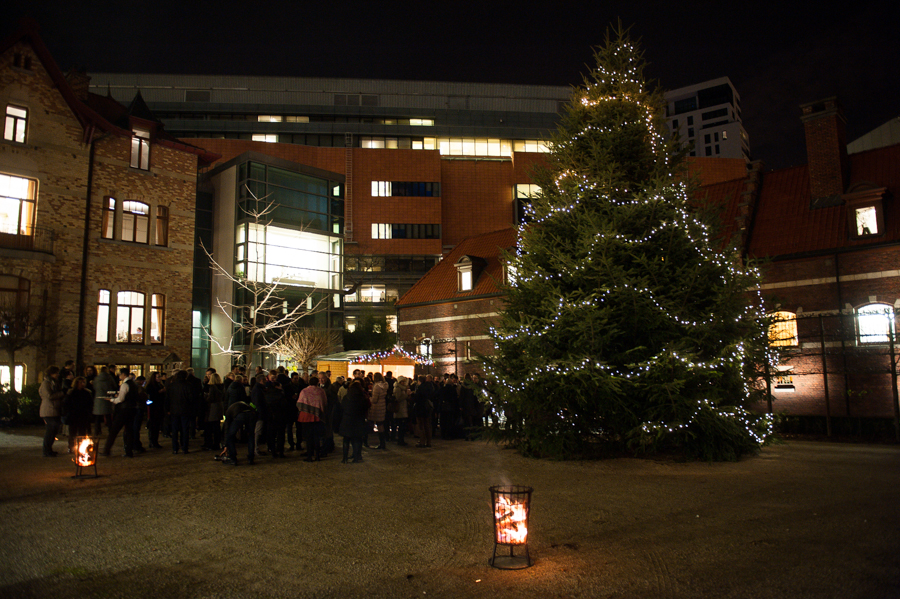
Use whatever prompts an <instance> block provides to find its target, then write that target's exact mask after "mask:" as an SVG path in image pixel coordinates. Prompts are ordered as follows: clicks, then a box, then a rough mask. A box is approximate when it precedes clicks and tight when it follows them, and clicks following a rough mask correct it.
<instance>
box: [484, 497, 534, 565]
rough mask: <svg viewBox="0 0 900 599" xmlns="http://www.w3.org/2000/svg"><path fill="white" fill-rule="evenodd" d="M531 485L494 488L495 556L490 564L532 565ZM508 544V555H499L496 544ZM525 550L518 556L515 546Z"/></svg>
mask: <svg viewBox="0 0 900 599" xmlns="http://www.w3.org/2000/svg"><path fill="white" fill-rule="evenodd" d="M532 491H534V489H532V488H531V487H523V486H521V485H498V486H494V487H491V508H492V509H493V513H494V555H493V556H491V561H490V564H491V565H492V566H494V567H495V568H500V569H502V570H519V569H522V568H527V567H529V566H531V554H529V553H528V513H529V510H530V509H531V492H532ZM500 545H505V546H507V547H509V555H497V547H499V546H500ZM517 546H519V547H522V548H523V549H524V552H525V553H524V555H522V554H521V553H520V554H519V555H516V553H515V548H516V547H517Z"/></svg>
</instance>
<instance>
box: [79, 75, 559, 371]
mask: <svg viewBox="0 0 900 599" xmlns="http://www.w3.org/2000/svg"><path fill="white" fill-rule="evenodd" d="M91 89H93V90H94V91H95V92H96V93H100V94H109V95H110V96H111V97H112V98H119V97H121V98H127V97H129V96H131V95H133V94H135V93H136V92H137V90H140V91H141V94H142V97H143V98H144V100H145V101H146V102H147V105H148V106H149V107H150V108H151V109H152V110H153V111H154V114H155V115H157V117H158V118H159V119H160V120H161V121H162V122H163V123H165V126H166V129H167V130H171V131H172V132H173V133H174V134H176V135H178V136H179V137H181V138H183V139H188V140H189V141H190V142H191V143H192V144H196V145H198V146H200V147H203V148H204V149H206V150H207V151H210V152H212V153H215V154H218V155H220V156H221V159H220V161H219V162H218V163H216V164H215V165H213V166H212V168H211V170H210V171H209V172H208V173H204V174H202V175H201V178H200V185H199V188H198V189H199V194H198V206H197V210H198V211H197V214H198V219H197V222H198V228H197V230H198V241H201V240H203V241H204V242H205V243H206V244H207V247H209V244H214V245H215V246H216V248H217V251H218V253H219V255H221V256H223V258H224V254H223V253H222V252H224V251H225V248H226V247H231V248H234V251H235V252H237V251H238V250H239V247H238V244H237V242H236V238H235V231H236V230H237V229H234V227H233V226H232V225H233V224H236V223H233V222H231V221H230V220H229V219H232V218H238V219H240V215H237V216H235V215H236V213H235V206H236V205H238V204H236V202H238V203H239V202H240V200H241V198H243V197H246V196H247V189H245V188H244V184H245V183H249V182H250V181H253V182H252V183H250V186H251V187H253V185H263V184H267V183H266V182H264V181H262V180H259V179H252V178H251V179H244V178H241V177H240V176H239V174H238V173H240V172H242V171H240V167H239V164H243V163H246V162H251V163H253V164H254V165H258V166H259V168H262V169H269V171H268V172H273V171H271V169H282V170H284V171H287V172H291V173H298V174H312V176H319V177H321V178H322V179H323V180H325V181H329V182H330V183H329V185H330V184H331V183H339V184H340V193H341V196H340V200H341V203H340V208H341V210H340V211H338V210H337V205H335V204H334V198H329V202H330V203H329V204H328V208H329V212H327V213H325V212H316V214H317V215H318V216H316V219H317V218H319V217H321V218H322V219H327V220H326V221H323V223H324V225H325V229H320V228H318V226H317V225H316V226H313V225H310V224H308V223H307V224H301V223H302V222H305V221H302V219H296V218H294V216H291V217H290V219H289V220H290V222H286V221H282V222H281V223H280V224H279V226H286V227H287V228H289V229H292V230H300V229H304V230H305V231H307V232H309V233H310V234H315V235H327V236H330V237H329V238H332V237H334V238H335V239H337V238H340V239H341V244H340V249H341V252H342V255H341V258H342V260H343V262H342V268H343V275H342V278H341V281H340V283H341V285H342V286H343V296H342V297H340V298H338V297H337V294H335V293H334V291H335V289H336V287H335V284H336V281H337V279H336V278H335V277H333V276H332V278H330V279H329V280H328V281H327V283H328V284H327V285H326V286H325V287H322V288H321V290H322V293H323V294H331V296H332V298H333V301H332V303H331V304H330V307H329V315H328V316H327V322H328V326H329V327H333V326H334V323H335V319H337V318H340V319H341V320H340V325H341V327H346V328H348V329H350V330H353V329H354V328H355V327H356V326H357V325H358V324H361V323H363V322H364V321H365V320H366V319H367V318H368V317H379V318H384V319H386V326H387V327H388V328H390V329H392V330H394V331H396V311H395V309H394V303H395V301H396V300H397V299H398V298H399V297H400V296H401V295H402V294H403V293H405V292H406V290H408V289H409V288H410V287H412V285H414V284H415V283H416V282H417V281H418V280H419V278H421V277H422V276H423V275H424V274H425V273H426V272H427V271H428V270H429V269H430V268H431V267H432V266H434V265H435V264H436V263H437V262H438V261H439V260H440V258H441V256H442V255H444V254H446V253H447V252H449V251H450V250H451V249H452V248H453V247H454V246H455V245H456V244H458V243H459V242H460V241H461V240H463V239H465V238H467V237H470V236H472V235H477V234H481V233H486V232H488V231H493V230H496V229H497V228H498V227H501V228H502V227H509V226H512V225H513V224H514V223H515V222H516V219H517V212H516V207H517V205H518V203H517V201H516V198H517V196H519V197H521V196H523V195H526V194H528V193H531V192H533V184H532V183H531V179H530V176H529V174H530V172H531V170H532V169H533V168H534V166H535V165H536V164H538V163H540V162H541V161H542V158H541V154H542V152H543V151H545V150H546V148H545V147H544V145H543V143H542V140H543V139H545V138H546V137H547V136H549V134H550V133H551V132H552V130H553V128H554V127H555V123H556V119H557V114H558V110H559V108H560V105H561V104H562V103H563V102H565V101H566V100H567V99H568V96H569V93H570V90H569V88H564V87H546V86H524V85H491V84H470V83H448V82H409V81H371V80H346V79H304V78H275V77H214V76H173V75H132V74H106V73H100V74H94V75H92V77H91ZM248 168H249V167H248ZM247 172H248V173H249V172H250V171H249V170H248V171H247ZM260 172H261V171H260ZM276 188H277V189H281V188H279V187H277V186H276ZM295 191H296V190H295ZM295 191H291V192H281V191H279V194H281V195H276V196H273V197H274V198H275V199H276V201H279V202H281V201H282V199H281V198H284V201H286V202H288V203H290V202H292V201H293V195H291V194H294V193H295ZM297 193H299V192H297ZM304 206H306V204H304ZM296 209H300V207H299V204H298V205H297V207H296ZM303 210H305V208H303ZM298 214H299V213H298ZM226 221H228V223H227V224H225V223H226ZM212 222H214V223H216V224H208V223H212ZM311 222H318V221H317V220H315V219H313V221H311ZM220 223H221V226H220ZM207 224H208V225H207ZM213 233H215V234H213ZM331 249H334V248H333V247H332V248H331ZM294 259H298V260H299V259H300V258H299V257H296V256H295V257H292V258H291V260H292V263H293V260H294ZM303 259H305V258H303ZM227 260H228V261H230V262H231V263H233V264H235V265H236V264H238V263H239V262H240V260H241V259H240V257H239V256H238V255H237V254H236V253H235V255H234V256H233V257H229V258H228V259H227ZM207 263H208V261H207V260H206V256H205V254H203V253H202V252H201V251H199V250H198V253H197V254H196V255H195V272H194V289H195V294H194V306H193V309H194V330H195V335H194V340H195V347H194V348H193V356H194V358H195V360H196V361H197V363H203V362H204V361H205V360H206V359H207V358H204V357H203V356H205V355H207V354H208V352H209V349H210V348H209V347H207V346H206V345H205V344H204V341H203V338H204V336H203V334H202V331H203V326H207V323H208V322H212V321H211V320H210V318H211V316H212V315H213V314H214V313H215V312H216V310H215V309H212V308H211V306H213V301H214V298H216V297H218V296H217V292H216V290H214V289H213V288H212V282H211V280H210V277H209V271H208V268H207ZM331 267H333V264H331V263H330V265H329V268H331ZM329 272H331V271H329ZM219 291H222V290H219ZM212 324H213V325H215V323H214V322H212ZM213 353H215V352H213Z"/></svg>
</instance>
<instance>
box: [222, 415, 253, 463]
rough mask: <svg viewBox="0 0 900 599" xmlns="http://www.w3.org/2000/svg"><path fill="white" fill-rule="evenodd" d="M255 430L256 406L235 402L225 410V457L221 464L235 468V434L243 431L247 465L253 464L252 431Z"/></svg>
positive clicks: (236, 461)
mask: <svg viewBox="0 0 900 599" xmlns="http://www.w3.org/2000/svg"><path fill="white" fill-rule="evenodd" d="M255 428H256V406H254V405H253V404H252V403H248V402H244V401H236V402H234V403H233V404H231V405H230V406H228V409H227V410H225V448H226V450H227V457H226V458H225V459H224V460H222V463H223V464H226V465H230V466H237V464H238V459H237V446H236V441H237V434H238V431H240V430H242V429H243V431H244V436H245V437H246V439H247V463H248V464H253V461H254V459H253V458H254V454H255V453H256V451H255V449H256V443H255V435H254V429H255Z"/></svg>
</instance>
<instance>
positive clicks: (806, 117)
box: [800, 96, 850, 208]
mask: <svg viewBox="0 0 900 599" xmlns="http://www.w3.org/2000/svg"><path fill="white" fill-rule="evenodd" d="M800 110H801V111H802V116H801V117H800V120H801V121H803V128H804V130H805V131H806V155H807V158H808V160H809V191H810V196H811V197H810V201H811V203H810V207H811V208H824V207H825V206H835V205H838V204H840V203H841V197H840V196H841V194H842V193H844V190H845V189H846V187H847V180H848V179H849V170H850V162H849V161H848V160H847V120H846V119H845V118H844V110H843V108H841V105H840V104H839V103H838V101H837V98H836V97H834V96H832V97H831V98H825V99H824V100H819V101H818V102H810V103H809V104H803V105H801V106H800Z"/></svg>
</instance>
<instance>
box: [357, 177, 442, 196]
mask: <svg viewBox="0 0 900 599" xmlns="http://www.w3.org/2000/svg"><path fill="white" fill-rule="evenodd" d="M440 195H441V184H440V183H431V182H424V181H372V197H417V198H432V197H440Z"/></svg>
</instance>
